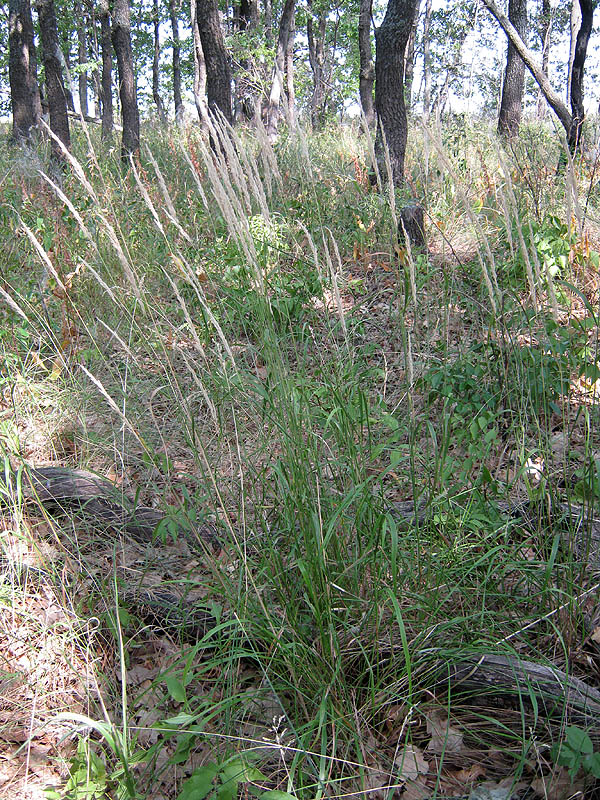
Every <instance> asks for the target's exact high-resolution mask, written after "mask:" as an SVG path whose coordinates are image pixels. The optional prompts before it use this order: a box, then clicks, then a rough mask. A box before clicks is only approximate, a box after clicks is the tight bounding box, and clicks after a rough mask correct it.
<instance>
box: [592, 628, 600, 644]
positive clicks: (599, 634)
mask: <svg viewBox="0 0 600 800" xmlns="http://www.w3.org/2000/svg"><path fill="white" fill-rule="evenodd" d="M590 639H591V640H592V641H593V642H596V644H600V625H599V626H598V627H597V628H594V630H593V631H592V635H591V636H590Z"/></svg>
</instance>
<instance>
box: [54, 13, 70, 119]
mask: <svg viewBox="0 0 600 800" xmlns="http://www.w3.org/2000/svg"><path fill="white" fill-rule="evenodd" d="M55 13H56V10H55ZM58 53H59V56H58V57H59V59H60V65H61V68H62V71H63V79H62V81H63V88H64V91H65V99H66V101H67V111H72V112H75V100H74V98H73V85H72V83H71V39H70V34H69V30H68V29H67V28H63V30H62V47H61V46H60V39H59V47H58Z"/></svg>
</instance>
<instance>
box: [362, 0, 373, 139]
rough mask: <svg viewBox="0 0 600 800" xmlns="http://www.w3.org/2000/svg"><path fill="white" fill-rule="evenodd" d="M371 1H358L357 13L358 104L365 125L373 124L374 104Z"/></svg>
mask: <svg viewBox="0 0 600 800" xmlns="http://www.w3.org/2000/svg"><path fill="white" fill-rule="evenodd" d="M372 11H373V0H360V7H359V12H358V57H359V61H360V68H359V84H358V91H359V94H360V104H361V106H362V110H363V114H364V115H365V119H366V121H367V125H368V126H369V127H372V126H373V124H374V122H375V103H374V102H373V84H374V83H375V65H374V64H373V51H372V49H371V13H372Z"/></svg>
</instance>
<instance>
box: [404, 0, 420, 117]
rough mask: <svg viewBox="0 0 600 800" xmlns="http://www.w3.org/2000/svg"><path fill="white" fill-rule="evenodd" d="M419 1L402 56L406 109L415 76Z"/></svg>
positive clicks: (410, 98) (409, 103) (418, 1)
mask: <svg viewBox="0 0 600 800" xmlns="http://www.w3.org/2000/svg"><path fill="white" fill-rule="evenodd" d="M420 5H421V0H417V8H416V11H415V19H414V22H413V27H412V30H411V32H410V36H409V37H408V42H407V43H406V52H405V55H404V100H405V103H406V105H407V106H408V108H410V107H411V105H412V85H413V78H414V74H415V41H416V38H417V25H418V24H419V6H420Z"/></svg>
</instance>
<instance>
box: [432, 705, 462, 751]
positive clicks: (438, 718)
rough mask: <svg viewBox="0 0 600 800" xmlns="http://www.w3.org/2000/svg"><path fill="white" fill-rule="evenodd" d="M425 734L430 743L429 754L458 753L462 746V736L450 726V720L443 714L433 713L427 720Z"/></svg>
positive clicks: (456, 729)
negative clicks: (429, 737) (428, 736)
mask: <svg viewBox="0 0 600 800" xmlns="http://www.w3.org/2000/svg"><path fill="white" fill-rule="evenodd" d="M427 733H429V734H430V735H431V741H430V742H429V744H428V745H427V748H426V749H427V751H428V752H431V753H437V754H438V755H440V754H441V753H458V752H460V750H461V749H462V746H463V734H462V733H461V731H459V730H458V728H453V727H452V726H451V725H450V720H449V719H448V717H447V716H446V715H445V714H443V713H439V712H437V713H434V714H431V716H429V717H428V718H427Z"/></svg>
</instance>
